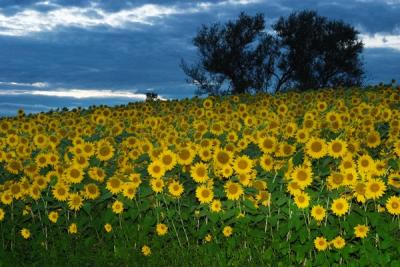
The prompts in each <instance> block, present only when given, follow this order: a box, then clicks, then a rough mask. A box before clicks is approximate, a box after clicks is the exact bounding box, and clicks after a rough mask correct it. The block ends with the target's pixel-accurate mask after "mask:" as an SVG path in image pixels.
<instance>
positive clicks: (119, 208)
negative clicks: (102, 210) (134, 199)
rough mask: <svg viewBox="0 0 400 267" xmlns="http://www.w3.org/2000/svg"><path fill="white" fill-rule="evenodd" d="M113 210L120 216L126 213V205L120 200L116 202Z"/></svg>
mask: <svg viewBox="0 0 400 267" xmlns="http://www.w3.org/2000/svg"><path fill="white" fill-rule="evenodd" d="M111 208H112V211H113V212H114V213H115V214H120V213H122V212H123V211H124V203H122V202H121V201H119V200H115V201H114V203H113V204H112V207H111Z"/></svg>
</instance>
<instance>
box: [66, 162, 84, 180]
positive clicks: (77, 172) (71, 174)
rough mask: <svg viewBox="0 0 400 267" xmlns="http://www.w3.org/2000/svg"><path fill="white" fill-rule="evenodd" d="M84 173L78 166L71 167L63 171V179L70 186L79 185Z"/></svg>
mask: <svg viewBox="0 0 400 267" xmlns="http://www.w3.org/2000/svg"><path fill="white" fill-rule="evenodd" d="M83 175H84V172H83V170H82V169H81V168H79V167H78V166H75V165H73V166H71V167H69V168H68V169H66V170H65V172H64V174H63V177H64V179H65V180H66V181H68V182H69V183H72V184H79V183H80V182H82V180H83Z"/></svg>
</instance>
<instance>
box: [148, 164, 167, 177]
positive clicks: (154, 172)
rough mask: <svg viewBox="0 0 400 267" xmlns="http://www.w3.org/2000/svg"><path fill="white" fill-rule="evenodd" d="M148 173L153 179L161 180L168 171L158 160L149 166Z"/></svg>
mask: <svg viewBox="0 0 400 267" xmlns="http://www.w3.org/2000/svg"><path fill="white" fill-rule="evenodd" d="M147 171H148V173H149V174H150V175H151V176H152V177H153V178H161V177H163V176H164V174H165V171H166V170H165V168H164V166H163V164H162V163H161V162H160V161H157V160H156V161H153V162H152V163H150V164H149V166H148V167H147Z"/></svg>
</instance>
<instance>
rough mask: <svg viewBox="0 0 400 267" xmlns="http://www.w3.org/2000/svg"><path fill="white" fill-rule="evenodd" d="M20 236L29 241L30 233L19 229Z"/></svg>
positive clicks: (24, 229)
mask: <svg viewBox="0 0 400 267" xmlns="http://www.w3.org/2000/svg"><path fill="white" fill-rule="evenodd" d="M21 236H22V237H23V238H24V239H29V237H31V232H30V231H29V230H28V229H26V228H22V229H21Z"/></svg>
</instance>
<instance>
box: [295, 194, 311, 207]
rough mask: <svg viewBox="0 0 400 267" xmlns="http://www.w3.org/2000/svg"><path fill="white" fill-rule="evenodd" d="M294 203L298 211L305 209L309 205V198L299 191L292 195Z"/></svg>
mask: <svg viewBox="0 0 400 267" xmlns="http://www.w3.org/2000/svg"><path fill="white" fill-rule="evenodd" d="M294 203H295V204H296V206H297V207H298V208H299V209H305V208H307V207H308V206H309V205H310V196H309V195H308V194H307V193H306V192H304V191H300V192H299V193H297V194H295V195H294Z"/></svg>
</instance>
